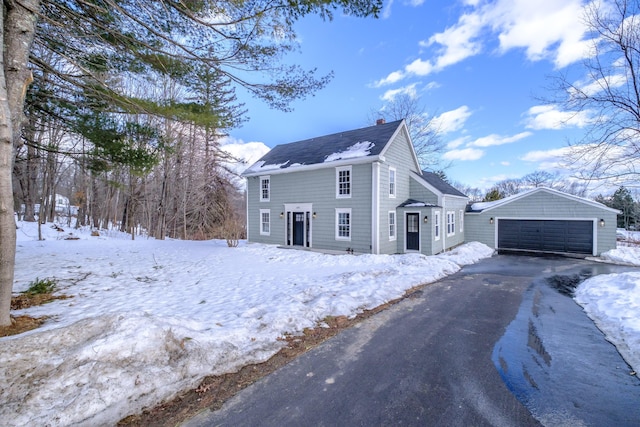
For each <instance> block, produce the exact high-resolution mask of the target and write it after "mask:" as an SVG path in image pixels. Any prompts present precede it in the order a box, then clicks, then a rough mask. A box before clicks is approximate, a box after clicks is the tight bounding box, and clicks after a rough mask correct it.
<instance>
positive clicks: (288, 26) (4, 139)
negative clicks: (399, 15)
mask: <svg viewBox="0 0 640 427" xmlns="http://www.w3.org/2000/svg"><path fill="white" fill-rule="evenodd" d="M381 4H382V2H381V0H302V1H290V0H276V1H267V0H241V1H224V0H223V1H218V0H216V1H214V0H182V1H174V0H20V1H17V0H5V1H4V2H3V6H4V7H3V8H2V12H1V13H2V20H1V22H2V32H1V33H0V34H2V36H1V37H2V42H3V44H2V45H3V47H4V49H3V51H2V52H0V65H1V67H0V118H1V120H0V326H4V325H8V324H10V316H9V308H10V301H11V290H12V284H13V271H14V263H15V224H14V217H13V193H12V168H13V164H12V163H13V157H14V156H13V153H14V148H15V147H18V146H20V145H21V144H22V143H23V141H22V139H21V129H22V126H23V122H24V120H23V117H24V100H25V94H26V91H27V88H28V86H29V84H30V83H31V82H32V81H33V79H34V78H36V79H44V77H45V76H46V78H47V85H42V84H41V83H42V81H44V80H40V81H38V82H36V83H37V85H38V87H40V88H46V92H39V94H40V95H42V96H45V97H46V98H47V99H48V100H49V101H52V103H53V104H55V106H56V108H52V109H51V114H54V115H56V116H57V118H58V119H59V120H60V121H62V122H64V123H67V125H68V126H69V129H72V130H73V131H76V132H80V133H84V132H87V133H90V134H91V135H88V136H96V134H100V138H97V137H95V138H93V139H91V141H92V142H93V144H94V148H95V150H96V151H95V152H94V153H93V154H95V158H103V159H106V160H109V161H116V162H124V163H127V164H130V163H129V162H134V163H137V162H142V163H139V165H140V166H143V163H145V162H146V160H149V157H148V156H150V155H152V154H153V148H154V147H153V144H152V141H153V140H154V138H155V136H153V135H149V134H147V135H145V134H144V133H145V131H144V130H143V129H142V128H137V129H134V128H132V127H131V124H132V123H135V120H134V119H133V118H132V117H133V116H134V115H139V114H148V115H152V116H157V117H165V118H180V117H184V116H185V115H188V116H189V118H190V121H192V122H199V123H206V122H210V119H211V116H210V115H209V113H210V111H206V109H203V110H202V111H201V113H202V114H194V111H193V110H192V109H190V108H189V103H188V102H185V101H180V102H178V103H175V104H170V105H166V103H163V102H160V101H159V100H158V99H157V98H153V97H149V96H145V94H136V95H135V96H134V95H131V92H130V91H129V89H130V88H131V87H132V86H136V85H138V84H142V83H143V82H146V81H148V80H149V79H152V78H154V77H159V76H162V77H168V78H170V79H175V80H178V81H179V82H180V84H182V85H184V87H185V91H186V92H189V91H193V92H194V93H195V92H197V91H198V88H197V87H195V86H193V85H190V84H189V80H188V79H187V78H186V77H187V76H189V75H193V74H195V73H196V72H197V70H198V67H200V66H204V67H208V68H209V69H211V70H215V73H216V75H218V76H220V78H221V79H224V78H226V79H229V80H230V81H231V82H233V83H234V84H237V85H240V86H243V87H244V88H245V89H246V90H248V91H249V92H250V93H252V94H253V95H255V96H256V97H258V98H260V99H262V100H264V101H265V102H267V103H268V104H269V105H271V106H272V107H275V108H280V109H287V108H288V105H289V103H290V102H291V101H292V100H295V99H299V98H303V97H305V96H306V95H309V94H310V93H313V92H314V91H316V90H318V89H320V88H322V87H323V86H324V85H325V84H326V83H327V82H328V80H329V78H330V76H321V77H317V76H316V75H315V71H314V70H311V71H305V70H303V69H301V68H300V67H298V66H295V65H284V63H283V61H282V59H283V55H285V54H286V53H287V52H290V51H292V50H293V49H295V48H296V47H297V44H296V38H295V32H294V30H293V24H294V22H295V21H296V20H298V19H299V18H301V17H303V16H305V15H308V14H318V15H320V16H321V17H323V18H325V19H331V18H332V16H333V13H334V12H335V11H336V10H342V12H344V13H346V14H348V15H353V16H360V17H366V16H377V14H378V13H379V11H380V9H381ZM31 69H33V74H32V73H31ZM192 81H193V80H192ZM53 101H55V102H53ZM81 102H82V105H80V103H81ZM79 107H82V109H83V111H81V114H79V115H77V114H75V111H74V110H75V109H77V108H79ZM43 110H45V109H43ZM96 115H97V116H96ZM89 123H92V124H93V126H88V124H89ZM141 135H142V136H143V138H142V139H137V138H138V137H139V136H141ZM132 136H135V138H132ZM141 142H146V143H149V144H151V145H149V144H141Z"/></svg>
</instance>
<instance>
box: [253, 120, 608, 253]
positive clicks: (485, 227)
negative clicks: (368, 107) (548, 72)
mask: <svg viewBox="0 0 640 427" xmlns="http://www.w3.org/2000/svg"><path fill="white" fill-rule="evenodd" d="M243 176H244V177H245V178H246V179H247V239H248V241H250V242H259V243H267V244H276V245H282V246H286V247H299V248H307V249H316V250H324V251H336V252H344V251H347V252H357V253H372V254H394V253H408V252H419V253H422V254H425V255H433V254H437V253H440V252H442V251H445V250H447V249H450V248H452V247H455V246H457V245H459V244H461V243H464V242H470V241H478V242H482V243H484V244H486V245H488V246H490V247H492V248H496V249H499V250H501V249H504V250H515V251H518V250H523V251H536V252H538V251H539V252H553V253H570V254H581V255H599V254H600V253H602V252H604V251H607V250H609V249H614V248H615V247H616V215H617V213H618V211H616V210H614V209H610V208H608V207H606V206H604V205H602V204H600V203H597V202H594V201H590V200H587V199H583V198H580V197H575V196H572V195H569V194H565V193H562V192H559V191H556V190H552V189H548V188H536V189H533V190H530V191H527V192H524V193H521V194H518V195H516V196H512V197H507V198H505V199H502V200H498V201H496V202H490V203H474V204H471V205H469V206H467V203H468V198H467V197H466V196H465V195H464V194H462V193H461V192H460V191H458V190H457V189H455V188H453V187H452V186H451V185H449V184H447V183H446V182H445V181H443V180H442V179H440V178H439V177H438V176H437V175H436V174H434V173H429V172H424V171H421V170H420V166H419V164H418V159H417V157H416V153H415V151H414V149H413V145H412V143H411V138H410V137H409V132H408V130H407V126H406V124H405V122H404V120H400V121H395V122H391V123H384V121H379V122H378V124H377V125H376V126H370V127H366V128H363V129H356V130H351V131H347V132H340V133H336V134H332V135H326V136H321V137H317V138H312V139H307V140H304V141H299V142H293V143H290V144H283V145H278V146H276V147H274V148H273V149H272V150H271V151H269V152H268V153H267V154H265V155H264V156H263V157H262V158H261V159H260V160H258V161H257V162H256V163H255V164H253V165H252V166H251V167H250V168H249V169H247V170H246V171H245V172H244V173H243Z"/></svg>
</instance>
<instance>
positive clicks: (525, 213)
mask: <svg viewBox="0 0 640 427" xmlns="http://www.w3.org/2000/svg"><path fill="white" fill-rule="evenodd" d="M491 218H494V222H493V224H491V223H490V219H491ZM499 218H509V219H545V220H553V219H582V220H593V221H595V222H597V223H599V220H600V219H604V220H605V227H600V226H599V225H598V224H596V225H597V226H596V230H597V231H596V236H594V240H595V241H596V242H597V247H596V254H600V253H602V252H605V251H607V250H610V249H614V248H615V247H616V234H615V227H616V213H615V212H614V211H612V210H610V209H608V208H606V207H604V206H602V207H601V206H599V205H597V204H595V203H593V202H589V201H586V200H580V199H576V198H574V197H571V196H568V195H561V194H557V192H554V191H537V192H535V191H534V192H532V193H531V194H527V195H525V196H523V197H521V198H517V199H515V200H513V201H510V202H508V203H504V204H502V205H499V206H496V207H494V208H490V209H487V210H484V211H482V212H480V213H474V212H470V213H468V214H467V221H466V227H465V233H466V241H478V242H482V243H484V244H486V245H488V246H490V247H492V248H495V244H496V226H497V223H498V219H499Z"/></svg>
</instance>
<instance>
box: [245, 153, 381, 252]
mask: <svg viewBox="0 0 640 427" xmlns="http://www.w3.org/2000/svg"><path fill="white" fill-rule="evenodd" d="M264 176H266V174H265V175H264ZM269 177H270V181H271V194H270V200H269V202H261V201H260V188H259V187H260V178H259V177H249V178H248V183H247V188H248V195H249V200H248V218H247V222H248V227H249V236H250V239H249V240H250V241H253V242H259V243H269V244H279V245H284V244H285V243H286V242H285V239H286V236H285V226H286V218H280V212H284V207H285V204H295V203H311V204H312V207H313V212H315V213H316V218H315V219H312V220H311V230H312V246H313V248H316V249H332V250H346V249H347V248H353V249H354V250H355V251H357V252H365V253H366V252H370V251H371V248H370V246H371V239H370V235H371V231H370V230H371V165H370V164H357V165H352V170H351V197H350V198H344V199H341V198H336V168H334V167H329V168H325V169H316V170H310V171H300V172H289V173H286V174H282V173H280V174H274V175H270V176H269ZM336 208H350V209H351V215H352V220H351V223H352V225H351V227H352V229H351V241H338V240H336V238H335V229H336V228H335V227H336ZM260 209H271V235H270V236H263V235H260V214H259V212H260Z"/></svg>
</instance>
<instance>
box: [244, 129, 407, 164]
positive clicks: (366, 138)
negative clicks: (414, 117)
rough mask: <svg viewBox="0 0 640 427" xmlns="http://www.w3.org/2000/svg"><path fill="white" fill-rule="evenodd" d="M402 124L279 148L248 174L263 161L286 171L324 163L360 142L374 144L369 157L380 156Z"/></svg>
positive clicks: (276, 147) (336, 135) (264, 157)
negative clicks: (300, 166)
mask: <svg viewBox="0 0 640 427" xmlns="http://www.w3.org/2000/svg"><path fill="white" fill-rule="evenodd" d="M401 123H402V120H397V121H395V122H390V123H384V124H380V125H375V126H369V127H366V128H362V129H355V130H350V131H346V132H339V133H334V134H332V135H325V136H320V137H316V138H311V139H305V140H303V141H298V142H291V143H289V144H282V145H277V146H275V147H273V149H272V150H271V151H269V152H268V153H267V154H265V155H264V156H262V157H261V158H260V160H258V161H257V162H256V163H255V164H254V165H253V166H251V167H250V168H249V169H247V171H246V172H245V173H251V172H257V171H259V170H260V167H256V166H257V165H258V164H260V163H261V162H264V163H263V164H262V167H266V166H269V165H281V166H280V167H279V168H278V169H285V168H288V167H290V166H291V165H313V164H318V163H324V161H325V159H326V158H327V157H328V156H330V155H332V154H335V153H341V152H345V151H347V150H348V149H349V147H352V146H353V145H355V144H357V143H359V142H370V143H371V145H370V147H371V148H370V150H369V154H368V155H367V156H366V157H369V156H377V155H378V154H380V153H381V152H382V150H383V149H384V147H385V146H386V145H387V143H388V142H389V140H390V139H391V137H392V136H393V134H394V133H395V132H396V130H397V129H398V126H400V124H401Z"/></svg>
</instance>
